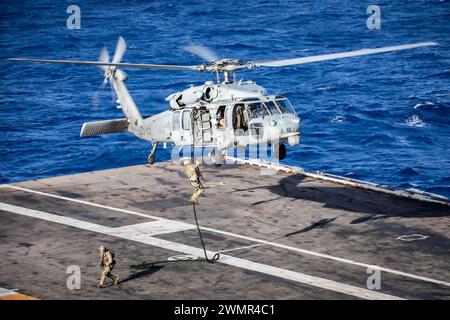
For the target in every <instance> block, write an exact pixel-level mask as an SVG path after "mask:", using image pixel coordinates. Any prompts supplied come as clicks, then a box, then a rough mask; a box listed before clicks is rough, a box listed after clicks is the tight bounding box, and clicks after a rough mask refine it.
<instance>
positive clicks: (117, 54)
mask: <svg viewBox="0 0 450 320" xmlns="http://www.w3.org/2000/svg"><path fill="white" fill-rule="evenodd" d="M126 49H127V45H126V42H125V39H124V38H123V37H122V36H120V37H119V39H118V40H117V45H116V50H115V51H114V56H113V58H112V61H111V63H120V61H121V60H122V58H123V55H124V54H125V51H126ZM97 61H98V62H101V63H109V61H110V56H109V51H108V49H107V48H106V47H105V48H103V50H102V51H101V52H100V56H99V57H98V60H97ZM98 67H99V68H100V69H101V70H102V72H103V77H104V79H103V82H102V84H101V85H100V86H99V88H98V89H97V91H96V92H95V94H94V96H93V97H92V105H93V106H94V107H98V106H99V105H100V95H101V92H102V91H103V90H104V89H105V86H106V84H107V83H108V81H109V80H110V79H111V78H112V77H113V75H114V72H115V71H116V69H117V67H116V66H108V65H99V66H98ZM111 97H112V100H113V101H114V100H115V94H114V90H112V89H111Z"/></svg>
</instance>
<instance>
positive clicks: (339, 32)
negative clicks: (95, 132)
mask: <svg viewBox="0 0 450 320" xmlns="http://www.w3.org/2000/svg"><path fill="white" fill-rule="evenodd" d="M71 4H75V5H78V6H79V7H80V10H81V29H79V30H69V29H68V28H67V26H66V20H67V18H68V17H69V15H70V14H68V13H67V12H66V10H67V7H68V6H69V5H71ZM371 4H376V5H378V6H379V7H380V10H381V28H380V29H368V27H367V25H366V21H367V18H368V17H369V16H370V14H368V13H367V7H368V6H369V5H371ZM0 6H1V10H0V49H1V50H0V58H1V59H0V60H1V61H0V79H1V86H0V183H7V182H14V181H22V180H29V179H34V178H41V177H52V176H58V175H65V174H71V173H77V172H85V171H91V170H99V169H106V168H114V167H121V166H128V165H135V164H143V163H145V162H146V158H147V156H148V152H149V150H150V145H149V143H147V142H145V141H140V140H139V139H136V138H135V137H134V136H132V135H130V134H121V135H110V136H101V137H94V138H88V139H81V138H80V137H79V133H80V128H81V126H82V124H83V122H86V121H93V120H101V119H110V118H117V117H121V116H122V114H121V112H120V110H117V109H116V108H115V103H114V102H112V100H111V95H110V91H109V89H108V88H106V90H104V91H102V93H101V95H100V97H99V103H98V104H95V103H93V97H94V95H95V92H96V91H97V89H98V87H99V86H100V84H101V82H102V74H101V72H100V70H99V69H97V68H94V67H84V66H73V65H50V64H33V63H18V62H10V61H6V60H5V59H4V58H6V57H37V58H48V59H75V60H96V59H97V58H98V55H99V53H100V51H101V49H102V48H103V47H104V46H107V47H108V48H109V50H110V52H112V51H114V47H115V44H116V41H117V38H118V36H119V35H122V36H123V37H124V38H125V40H126V42H127V45H128V50H127V52H126V54H125V57H124V59H123V62H130V63H161V64H163V63H165V64H189V65H191V64H199V63H202V62H203V61H201V60H200V59H199V58H198V57H196V56H193V55H191V54H189V53H187V52H185V51H183V50H181V49H180V47H181V46H185V45H192V44H197V45H204V46H207V47H209V48H211V49H212V50H214V51H215V52H216V53H217V54H218V55H219V56H220V57H224V58H238V59H243V60H266V59H283V58H293V57H301V56H309V55H317V54H324V53H333V52H340V51H348V50H356V49H362V48H373V47H381V46H391V45H398V44H406V43H413V42H422V41H437V42H439V44H440V46H438V47H427V48H419V49H414V50H408V51H402V52H396V53H388V54H381V55H376V56H364V57H355V58H349V59H341V60H334V61H327V62H320V63H312V64H307V65H301V66H295V67H285V68H278V69H276V68H267V69H259V70H256V71H247V72H242V73H240V77H243V78H244V79H252V80H255V81H257V83H258V84H260V85H262V86H264V87H266V88H267V89H268V91H269V92H272V93H277V94H281V95H286V96H288V97H289V99H290V100H291V102H292V104H293V105H294V107H295V109H296V111H297V112H298V114H299V115H300V116H301V117H302V120H303V131H302V145H301V146H300V147H296V148H292V147H288V155H287V158H286V159H285V160H284V161H283V162H284V163H286V164H290V165H296V166H301V167H304V168H305V169H307V170H321V171H324V172H328V173H334V174H338V175H343V176H347V177H352V178H356V179H363V180H368V181H371V182H376V183H382V184H388V185H392V186H395V187H399V188H418V189H422V190H426V191H429V192H434V193H438V194H442V195H445V196H450V151H449V150H450V1H439V0H428V1H425V0H416V1H387V0H386V1H381V0H377V1H350V0H339V1H338V0H323V1H315V0H313V1H280V2H276V1H272V0H271V1H268V0H259V1H258V0H249V1H208V0H207V1H205V0H202V1H189V2H187V1H186V2H184V1H78V0H71V1H40V0H37V1H21V0H19V1H17V0H15V1H12V0H2V2H1V4H0ZM127 72H128V74H129V80H128V82H127V86H128V88H129V90H130V92H131V94H132V96H133V98H134V99H135V101H136V103H137V105H138V106H139V108H140V109H142V113H144V114H155V113H158V112H161V111H164V110H166V109H167V108H168V105H167V103H166V102H165V101H164V98H165V97H166V96H168V95H169V94H170V93H172V92H174V91H180V90H183V89H185V88H186V87H187V86H188V85H189V84H191V83H196V84H198V83H202V82H204V81H205V80H210V79H214V76H212V75H210V74H204V73H202V74H200V73H195V72H189V71H183V72H172V71H148V70H127ZM169 158H170V149H160V150H159V153H158V155H157V161H164V160H168V159H169Z"/></svg>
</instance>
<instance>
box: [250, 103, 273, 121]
mask: <svg viewBox="0 0 450 320" xmlns="http://www.w3.org/2000/svg"><path fill="white" fill-rule="evenodd" d="M247 107H248V109H247V110H248V116H249V119H250V120H251V119H254V118H264V117H265V116H268V115H269V111H267V108H266V107H265V106H264V105H263V104H262V103H261V102H254V103H249V104H248V105H247Z"/></svg>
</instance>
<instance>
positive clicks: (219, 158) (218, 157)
mask: <svg viewBox="0 0 450 320" xmlns="http://www.w3.org/2000/svg"><path fill="white" fill-rule="evenodd" d="M208 156H209V160H210V161H211V164H212V165H213V166H215V167H220V166H221V165H222V164H223V155H222V153H221V152H220V151H219V150H217V149H214V150H212V151H211V152H210V153H209V155H208Z"/></svg>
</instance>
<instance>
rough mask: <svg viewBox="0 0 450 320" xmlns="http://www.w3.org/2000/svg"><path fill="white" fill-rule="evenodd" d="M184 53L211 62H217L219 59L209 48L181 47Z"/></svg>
mask: <svg viewBox="0 0 450 320" xmlns="http://www.w3.org/2000/svg"><path fill="white" fill-rule="evenodd" d="M181 48H182V49H183V50H184V51H187V52H189V53H192V54H194V55H196V56H199V57H200V58H202V59H204V60H206V61H208V62H212V61H217V60H219V57H218V56H217V55H216V54H215V53H214V52H213V51H212V50H211V49H209V48H206V47H203V46H197V45H192V46H184V47H181Z"/></svg>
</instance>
